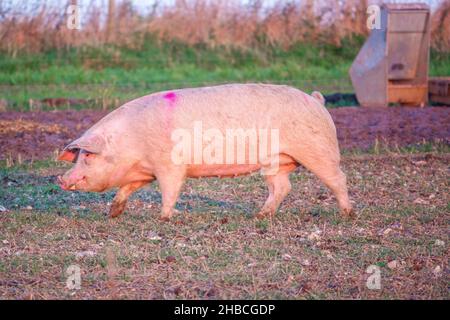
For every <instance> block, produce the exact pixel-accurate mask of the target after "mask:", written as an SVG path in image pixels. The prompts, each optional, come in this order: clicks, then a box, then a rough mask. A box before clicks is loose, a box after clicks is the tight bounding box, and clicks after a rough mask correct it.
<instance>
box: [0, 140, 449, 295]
mask: <svg viewBox="0 0 450 320" xmlns="http://www.w3.org/2000/svg"><path fill="white" fill-rule="evenodd" d="M425 150H426V153H424V150H421V149H418V148H416V149H413V150H406V149H405V150H402V151H401V152H400V153H394V152H393V151H390V152H387V151H386V150H384V151H380V152H379V153H378V154H371V153H369V154H364V155H363V157H361V155H360V154H357V155H354V154H346V155H345V156H344V159H343V168H344V171H345V172H346V173H347V176H348V180H349V186H350V194H351V198H352V201H353V202H354V206H355V207H356V209H357V212H358V217H357V218H356V219H355V220H345V219H342V218H341V217H340V216H339V215H338V211H337V208H336V203H335V200H334V198H333V196H332V195H331V193H330V192H329V191H328V190H327V189H326V188H324V187H323V186H322V185H321V184H320V183H319V182H318V180H317V178H316V177H315V176H313V175H312V174H310V173H308V172H306V171H304V170H298V171H297V172H296V173H295V174H292V175H291V181H292V184H293V190H292V191H291V193H290V194H289V196H288V197H287V199H286V200H285V201H284V202H283V205H282V207H281V208H280V211H279V212H278V215H277V216H276V217H275V218H274V219H273V220H262V221H259V220H255V219H253V217H252V215H253V213H254V212H256V211H257V209H258V208H259V207H260V206H261V205H262V204H263V202H264V200H265V197H266V193H267V191H266V187H265V185H264V183H263V181H262V179H261V178H260V177H259V176H258V175H251V176H247V177H242V178H236V179H222V180H220V179H201V180H190V181H188V182H187V184H186V185H185V186H184V188H183V190H182V195H181V197H180V199H179V201H178V209H179V210H180V211H181V213H180V214H179V215H178V216H176V217H175V218H174V220H173V221H172V222H170V223H161V222H160V221H159V220H158V214H159V208H160V201H161V199H160V194H159V191H158V190H159V189H158V187H157V184H153V185H152V186H151V187H149V188H146V189H144V190H142V191H140V192H138V193H137V194H136V195H134V196H133V197H132V200H131V201H130V203H129V206H128V209H127V212H126V213H125V214H124V215H123V216H122V217H120V218H118V219H115V220H109V219H107V218H106V217H104V215H103V214H104V213H105V212H106V211H107V207H108V202H110V201H111V198H112V196H113V192H108V193H105V194H88V193H84V194H83V193H68V192H63V191H61V190H59V189H58V188H56V186H55V185H54V176H55V175H56V174H60V173H61V172H63V171H64V170H66V169H67V168H66V167H64V166H56V167H55V166H54V163H53V162H52V161H36V162H34V163H33V164H26V163H24V164H22V165H20V166H14V167H10V168H6V167H5V164H4V163H3V164H1V170H0V180H1V181H2V183H3V185H4V186H6V187H5V188H1V189H0V204H1V205H3V206H5V207H6V208H7V209H8V211H7V212H1V213H0V297H1V298H6V299H10V298H35V299H47V298H71V299H84V298H97V299H101V298H120V299H129V298H138V299H141V298H145V299H148V298H150V299H181V298H187V299H211V298H217V299H229V298H235V299H245V298H248V299H269V298H271V299H322V298H327V299H331V298H339V299H346V298H354V299H358V298H363V299H372V298H374V299H380V298H388V299H396V298H400V299H410V298H414V299H428V298H436V299H448V298H449V295H448V288H447V284H448V281H447V279H446V275H445V274H446V270H447V268H448V257H447V249H448V242H449V237H448V232H447V227H448V218H449V207H450V202H449V199H448V193H449V186H448V160H449V158H448V150H447V151H445V152H443V150H441V149H439V148H435V149H433V148H431V147H430V148H428V147H427V149H425ZM429 150H431V151H429ZM225 190H226V192H224V191H225ZM417 199H420V201H418V200H417ZM27 207H28V208H27ZM30 207H31V208H30ZM312 234H314V236H312ZM155 236H158V237H155ZM392 261H396V266H395V267H392ZM71 264H76V265H78V266H79V267H80V268H81V277H82V284H81V290H69V289H68V288H66V279H67V276H66V274H65V271H66V269H67V268H68V266H69V265H71ZM370 265H377V266H379V267H380V271H381V276H382V279H381V284H382V288H381V290H369V289H368V288H367V287H366V279H367V277H368V276H369V274H367V273H366V269H367V267H368V266H370ZM390 266H391V267H390ZM439 270H440V271H439Z"/></svg>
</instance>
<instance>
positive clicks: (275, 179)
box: [256, 164, 297, 219]
mask: <svg viewBox="0 0 450 320" xmlns="http://www.w3.org/2000/svg"><path fill="white" fill-rule="evenodd" d="M296 167H297V165H296V164H288V165H282V166H280V168H279V169H278V171H277V173H276V174H266V175H264V178H265V180H266V184H267V186H268V188H269V197H268V198H267V200H266V202H265V203H264V206H263V207H262V209H261V211H260V212H259V213H257V214H256V217H257V218H258V219H263V218H265V217H272V216H273V215H274V214H275V212H276V211H277V209H278V207H279V206H280V204H281V202H282V201H283V199H284V198H285V197H286V196H287V194H288V193H289V191H291V182H290V181H289V174H290V173H291V172H292V171H293V170H295V168H296Z"/></svg>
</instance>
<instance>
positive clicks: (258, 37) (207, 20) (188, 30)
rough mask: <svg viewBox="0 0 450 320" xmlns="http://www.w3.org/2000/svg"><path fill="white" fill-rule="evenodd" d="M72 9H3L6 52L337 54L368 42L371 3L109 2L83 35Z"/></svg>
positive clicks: (435, 42) (49, 4)
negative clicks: (312, 45)
mask: <svg viewBox="0 0 450 320" xmlns="http://www.w3.org/2000/svg"><path fill="white" fill-rule="evenodd" d="M85 2H86V1H85ZM85 2H83V3H85ZM69 3H77V1H76V0H68V1H61V2H60V3H58V2H55V1H46V0H41V1H36V0H34V1H27V2H15V1H12V0H5V1H2V2H1V3H0V50H2V51H4V52H7V53H8V54H10V55H12V56H14V55H16V54H17V53H20V52H29V53H34V52H41V51H43V50H47V49H60V50H61V49H65V48H69V47H82V46H102V45H104V44H107V43H113V44H115V45H118V46H125V47H129V48H133V49H135V48H139V46H141V45H142V43H143V42H144V41H145V39H146V38H147V37H148V36H149V35H151V36H153V37H156V38H157V39H158V40H160V41H174V40H175V41H180V42H182V43H186V44H190V45H194V44H202V45H207V46H209V47H217V46H224V47H232V48H241V49H249V48H255V47H261V46H281V47H283V48H285V49H287V48H289V47H290V46H292V45H294V44H296V43H299V42H309V41H311V42H322V43H331V44H335V45H337V46H339V45H340V44H341V41H342V39H344V38H348V37H353V36H355V35H362V36H364V35H366V34H367V32H368V30H367V28H366V17H367V14H366V8H367V6H368V4H369V3H373V1H369V0H345V1H339V2H337V1H334V0H333V1H332V0H322V1H313V0H303V1H283V0H277V1H274V2H273V3H272V4H271V5H270V6H268V5H267V2H264V1H263V0H251V1H248V2H246V3H243V2H240V1H233V0H231V1H230V0H228V1H227V0H210V1H208V0H176V1H175V2H174V3H173V4H170V5H167V4H166V3H165V2H163V1H155V2H154V5H153V7H152V9H151V10H149V11H148V12H147V13H145V14H143V13H142V12H138V11H137V10H136V8H135V7H133V5H132V4H131V2H130V1H127V0H122V1H120V0H110V1H109V6H107V5H105V6H104V7H101V6H99V3H98V2H97V1H92V2H91V3H90V4H89V5H88V6H84V7H85V9H83V14H84V15H83V17H82V20H83V28H82V30H81V31H74V30H69V29H68V28H67V26H66V21H67V14H66V8H67V5H68V4H69ZM24 6H25V7H24ZM25 8H27V9H25ZM26 12H33V14H26ZM432 47H433V48H434V49H436V50H439V51H449V50H450V1H449V0H443V1H439V2H438V5H437V8H436V9H435V10H434V11H433V17H432Z"/></svg>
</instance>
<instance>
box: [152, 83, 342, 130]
mask: <svg viewBox="0 0 450 320" xmlns="http://www.w3.org/2000/svg"><path fill="white" fill-rule="evenodd" d="M153 99H154V100H156V101H157V102H156V104H157V108H155V110H154V111H156V112H157V113H158V114H159V116H162V117H163V118H165V117H166V115H167V114H170V116H171V117H172V120H173V122H172V123H171V125H172V126H174V127H177V126H181V127H183V126H186V125H188V124H190V123H192V122H195V121H201V122H202V124H203V125H204V126H206V127H214V128H217V129H219V130H224V129H227V128H243V129H245V128H255V127H259V128H268V129H269V128H275V127H278V128H280V129H281V128H284V129H294V128H296V127H298V126H300V125H302V124H305V125H313V126H315V125H318V126H319V127H324V126H325V127H327V128H328V129H332V130H333V129H334V124H333V122H332V120H331V117H330V115H329V113H328V111H327V110H326V109H325V107H324V106H322V105H321V104H320V103H319V102H318V101H317V100H316V99H314V98H313V97H311V96H310V95H307V94H305V93H303V92H302V91H300V90H297V89H295V88H292V87H289V86H284V85H269V84H230V85H220V86H213V87H203V88H192V89H190V88H189V89H181V90H174V91H168V92H163V93H159V94H156V95H154V96H153Z"/></svg>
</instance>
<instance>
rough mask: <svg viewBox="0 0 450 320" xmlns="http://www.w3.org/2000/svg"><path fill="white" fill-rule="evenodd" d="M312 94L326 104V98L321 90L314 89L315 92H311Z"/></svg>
mask: <svg viewBox="0 0 450 320" xmlns="http://www.w3.org/2000/svg"><path fill="white" fill-rule="evenodd" d="M311 96H312V97H314V98H315V99H316V100H317V101H319V102H320V104H323V105H325V98H324V97H323V95H322V94H321V93H320V92H319V91H314V92H313V93H311Z"/></svg>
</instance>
